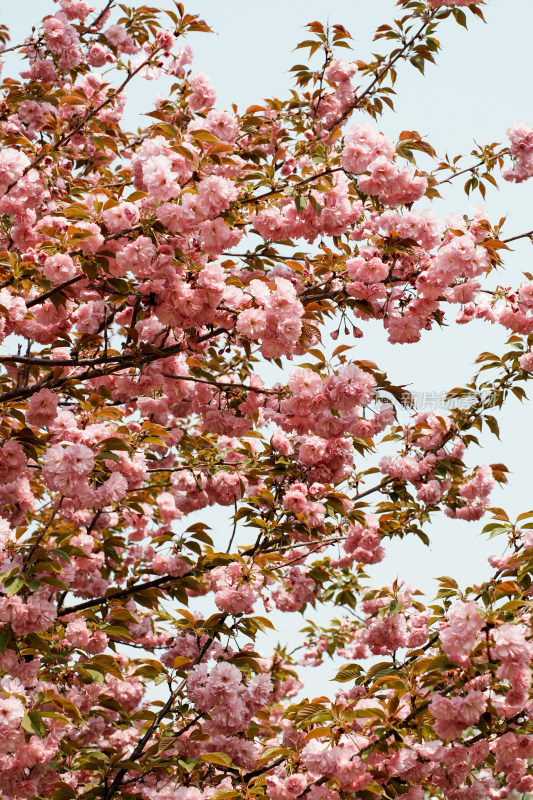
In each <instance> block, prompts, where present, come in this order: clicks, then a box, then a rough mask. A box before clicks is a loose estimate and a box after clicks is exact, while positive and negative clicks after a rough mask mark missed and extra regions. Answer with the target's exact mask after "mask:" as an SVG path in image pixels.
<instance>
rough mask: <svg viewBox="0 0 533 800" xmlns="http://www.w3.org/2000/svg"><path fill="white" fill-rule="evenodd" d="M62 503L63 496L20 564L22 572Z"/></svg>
mask: <svg viewBox="0 0 533 800" xmlns="http://www.w3.org/2000/svg"><path fill="white" fill-rule="evenodd" d="M62 502H63V495H61V497H60V499H59V503H58V504H57V506H56V507H55V508H54V510H53V511H52V515H51V517H50V519H49V520H48V522H47V523H46V525H45V526H44V528H43V529H42V531H41V532H40V534H39V535H38V536H37V539H36V540H35V542H34V543H33V546H32V547H31V549H30V551H29V553H28V554H27V555H26V556H25V557H24V560H23V562H22V571H24V570H25V569H26V567H27V566H28V564H29V563H30V561H31V558H32V556H33V554H34V553H35V551H36V550H37V548H38V547H39V545H40V544H41V542H42V540H43V539H44V537H45V536H46V533H47V531H48V529H49V528H50V525H51V524H52V522H53V521H54V518H55V516H56V514H57V512H58V511H59V509H60V508H61V503H62Z"/></svg>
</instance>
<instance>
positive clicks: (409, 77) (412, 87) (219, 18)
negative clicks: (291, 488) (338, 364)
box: [0, 0, 533, 694]
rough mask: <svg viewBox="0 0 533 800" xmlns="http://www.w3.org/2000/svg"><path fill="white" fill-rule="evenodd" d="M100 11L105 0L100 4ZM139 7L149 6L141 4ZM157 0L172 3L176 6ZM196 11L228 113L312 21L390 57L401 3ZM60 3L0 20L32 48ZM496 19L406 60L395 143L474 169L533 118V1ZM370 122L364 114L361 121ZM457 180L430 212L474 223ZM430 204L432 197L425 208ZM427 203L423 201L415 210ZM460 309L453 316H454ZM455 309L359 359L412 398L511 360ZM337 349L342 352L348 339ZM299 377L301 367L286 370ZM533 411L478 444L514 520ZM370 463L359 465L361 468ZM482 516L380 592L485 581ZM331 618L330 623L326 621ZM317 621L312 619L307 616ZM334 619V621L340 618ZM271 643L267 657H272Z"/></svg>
mask: <svg viewBox="0 0 533 800" xmlns="http://www.w3.org/2000/svg"><path fill="white" fill-rule="evenodd" d="M95 4H96V5H97V7H98V8H100V7H101V6H102V5H103V2H102V0H100V2H98V3H96V2H95ZM135 4H136V5H140V3H135ZM148 4H149V5H160V6H161V7H167V8H172V3H171V2H169V0H161V1H160V3H156V2H152V3H148ZM185 6H186V10H187V11H188V12H189V13H197V14H200V15H201V16H203V17H204V19H205V20H206V21H207V22H208V24H209V25H210V26H211V27H212V28H213V30H214V31H215V33H214V34H212V35H210V34H193V35H192V36H191V37H190V38H189V40H188V41H189V43H190V44H191V46H192V48H193V50H194V53H195V59H194V63H193V69H194V70H202V71H205V72H207V73H208V74H209V75H210V77H211V80H212V83H213V84H214V86H215V87H216V89H217V92H218V100H217V106H218V107H221V108H229V107H230V106H231V103H236V104H237V105H238V108H239V110H243V109H244V108H246V107H247V106H249V105H251V104H254V103H258V102H259V103H260V102H261V100H262V99H263V98H265V97H272V96H278V97H285V96H287V94H288V92H289V90H290V88H291V87H292V77H291V75H290V73H289V72H288V70H289V69H290V67H291V66H292V65H293V64H295V63H301V62H302V60H303V59H304V55H303V54H304V51H297V52H292V51H293V48H294V47H295V46H296V44H297V43H298V42H300V41H302V40H303V39H305V38H306V32H305V31H304V29H303V26H304V25H305V24H306V23H307V22H310V21H312V20H315V19H316V20H320V21H321V22H324V23H325V22H328V21H329V22H330V23H331V24H333V23H341V24H343V25H344V26H345V27H346V28H347V29H348V30H349V31H350V32H351V34H352V35H353V36H354V42H353V43H352V44H353V46H354V51H353V55H351V56H350V54H349V51H347V50H345V51H343V52H344V55H343V57H344V58H347V59H348V60H351V59H366V58H368V57H369V55H370V54H371V53H372V52H385V51H386V42H378V43H375V44H372V37H373V32H374V30H375V28H376V27H377V26H378V25H379V24H382V23H385V22H390V20H391V19H392V18H394V16H398V9H397V8H396V6H395V3H394V2H392V0H373V1H372V2H368V0H364V1H363V0H328V2H327V3H326V2H317V0H292V2H281V0H269V2H268V4H266V3H259V2H251V1H250V0H247V1H246V2H244V1H243V0H239V1H237V0H225V2H217V1H215V0H196V2H188V3H185ZM56 10H57V6H56V5H55V4H54V3H53V2H51V0H20V2H19V3H7V2H5V0H4V2H3V3H2V4H1V7H0V24H6V25H8V26H9V28H10V29H11V31H12V42H13V43H18V42H19V41H22V39H23V38H24V36H25V35H27V33H28V32H29V28H30V27H31V25H32V24H36V23H37V21H38V20H39V19H40V18H41V17H42V16H43V15H45V14H47V13H54V12H55V11H56ZM484 13H485V16H486V20H487V24H486V25H484V24H483V23H481V22H480V21H479V20H477V19H476V18H474V17H473V16H472V15H470V14H468V26H469V30H468V31H465V30H464V29H462V28H460V27H459V26H458V25H457V24H456V23H454V22H453V20H451V19H450V20H447V21H445V22H444V23H443V24H442V25H441V26H440V27H439V30H438V32H437V34H436V36H437V38H438V39H439V40H440V41H441V44H442V48H443V49H442V51H441V53H440V54H438V55H437V66H432V65H428V67H427V70H426V76H425V77H423V76H421V75H420V73H419V72H418V71H417V70H415V69H414V67H412V66H411V65H409V64H403V63H402V64H401V65H400V66H399V69H398V73H399V74H398V81H397V84H396V87H395V88H396V91H397V97H396V99H395V106H396V111H395V113H393V112H390V111H387V112H386V113H385V114H384V115H383V117H382V118H381V120H380V121H379V123H378V124H379V127H380V129H381V130H382V131H383V132H384V133H386V134H387V135H388V136H390V137H392V138H393V139H396V138H397V137H398V135H399V133H400V132H401V131H402V130H405V129H407V130H413V129H414V130H417V131H419V133H420V134H421V135H422V136H423V137H424V138H426V139H427V140H428V141H429V142H430V143H431V144H432V145H433V146H434V148H435V149H436V150H437V152H438V153H439V154H442V155H444V153H448V154H449V155H456V154H459V153H464V154H466V155H467V158H465V160H464V162H463V163H464V166H467V165H469V164H470V163H472V162H473V159H472V157H470V158H468V153H469V152H470V150H471V149H472V147H473V145H474V142H477V143H479V144H484V143H490V142H505V130H506V128H507V126H508V125H509V124H510V123H511V122H513V121H515V120H521V119H522V120H524V121H526V122H528V123H530V124H531V123H533V109H532V108H531V105H532V103H531V101H532V89H531V39H530V36H531V34H530V32H531V29H532V27H533V3H531V2H530V0H506V2H504V1H503V0H490V1H489V3H488V4H487V5H486V6H485V7H484ZM6 61H7V64H6V68H5V70H6V71H5V72H4V74H9V73H12V71H13V70H14V69H15V68H16V57H15V56H10V57H8V58H7V59H6ZM164 91H165V83H164V82H160V81H158V82H147V81H141V82H138V83H137V84H136V85H135V88H134V89H132V90H130V93H129V101H128V104H127V110H126V120H125V122H126V125H127V126H129V127H131V128H136V127H137V126H139V125H144V124H145V122H144V120H146V118H144V119H143V116H142V115H143V113H146V112H147V111H150V110H151V108H152V104H153V98H154V96H155V95H156V94H157V93H158V92H162V93H164ZM362 117H363V115H361V114H359V115H357V116H356V117H353V120H354V121H357V120H360V119H361V118H362ZM462 185H463V182H462V181H461V179H458V180H457V181H455V182H454V183H453V184H450V185H449V186H447V187H442V189H443V191H442V193H443V199H442V200H439V201H434V202H433V204H432V207H433V208H434V209H435V210H437V211H438V213H439V214H441V216H442V217H443V218H445V217H446V215H447V214H448V213H450V212H459V213H460V214H469V215H470V214H471V212H472V210H473V208H474V206H475V205H477V204H478V203H479V202H481V198H480V196H479V195H476V196H475V197H473V198H471V199H469V198H467V197H466V195H465V194H464V192H463V191H462ZM532 187H533V181H529V182H526V183H524V184H522V185H520V186H515V185H512V184H506V183H504V184H503V186H502V188H501V189H500V191H496V190H494V189H492V188H490V187H489V189H488V192H487V197H486V200H485V203H484V205H485V206H486V208H487V209H488V212H489V218H490V219H491V220H492V221H493V222H497V221H498V220H499V219H500V218H501V217H503V216H507V218H508V219H507V222H506V225H505V229H504V236H505V237H509V236H513V235H516V234H519V233H522V232H524V231H527V230H530V229H532V228H533V209H532V194H533V192H532ZM427 205H428V206H429V205H430V203H429V201H428V202H427ZM421 207H423V204H422V203H420V204H417V208H421ZM532 256H533V247H532V245H531V243H530V242H529V241H528V240H522V241H520V242H517V243H516V246H515V248H514V250H513V252H512V253H509V254H506V256H505V262H506V265H505V270H504V271H500V273H499V274H498V275H496V276H495V279H494V282H495V284H498V283H499V284H503V285H505V286H512V285H517V284H518V283H519V282H520V281H521V273H522V272H523V271H533V269H532ZM450 310H452V311H453V309H451V308H450ZM452 317H453V314H452V315H450V318H449V319H448V322H449V323H450V324H449V327H447V328H444V329H438V328H437V329H435V330H433V331H430V332H423V336H422V341H421V342H420V343H418V344H415V345H390V344H388V343H387V340H386V334H385V332H384V331H383V328H382V325H380V324H379V323H367V324H365V326H362V327H363V329H364V333H365V336H364V338H363V339H360V340H358V341H357V342H354V341H353V340H351V341H349V342H348V343H350V344H355V345H356V347H355V348H354V350H352V351H351V352H352V354H353V357H354V358H358V359H370V360H373V361H375V362H376V363H377V364H378V365H379V366H380V367H381V368H383V369H385V370H386V371H387V372H388V374H389V378H390V380H391V381H392V382H393V383H397V384H408V386H409V388H410V389H411V391H412V392H421V393H424V392H430V393H433V392H435V393H437V394H440V393H442V392H446V391H447V390H449V389H450V388H451V387H454V386H459V385H463V384H464V383H465V382H466V381H467V380H468V379H469V378H470V377H471V375H472V374H473V373H474V371H475V368H474V364H473V362H474V360H475V358H476V356H477V355H478V353H479V352H480V351H482V350H492V351H493V352H496V353H503V352H505V350H504V345H505V340H506V331H505V330H504V329H503V328H502V327H501V326H490V325H489V324H487V323H484V322H474V323H471V324H469V325H466V326H458V325H455V324H454V323H453V321H452ZM339 343H340V342H336V343H335V344H339ZM289 368H290V365H289ZM531 419H532V417H531V405H530V403H529V402H527V403H524V404H522V405H521V404H520V403H519V402H518V401H517V400H516V399H515V398H511V399H509V401H508V403H507V404H506V407H505V408H504V410H503V412H502V413H501V414H500V416H499V421H500V430H501V441H498V440H497V439H496V438H495V437H493V436H492V435H483V436H482V437H481V443H482V445H483V447H482V449H481V450H479V449H477V448H472V449H471V450H470V452H469V455H468V463H469V464H471V465H472V466H474V465H475V464H483V463H491V462H492V463H493V462H503V463H505V464H506V465H507V466H508V468H509V469H510V475H509V484H508V486H507V487H505V488H504V489H503V490H500V489H496V490H495V491H494V492H493V495H492V503H493V505H499V506H504V507H505V508H506V509H507V511H508V512H509V514H510V516H512V515H516V514H519V513H520V512H522V511H526V510H529V509H530V508H531V507H533V497H532V491H531V490H532V474H531V452H532V449H533V426H532V424H531ZM358 466H359V465H358ZM199 517H200V518H201V519H203V520H205V521H207V522H208V523H209V524H211V525H212V526H213V527H214V528H215V535H216V538H217V541H218V535H220V537H221V540H222V541H223V542H224V543H225V542H226V540H227V536H226V534H227V528H226V527H222V528H221V527H220V521H219V520H220V514H217V515H215V514H213V513H211V514H209V513H208V514H206V513H205V512H203V513H202V514H201V515H199ZM488 521H489V519H488V517H485V518H484V519H483V520H482V521H480V522H470V523H466V522H460V521H452V520H448V519H447V518H445V517H444V516H442V518H441V519H439V520H438V521H437V522H436V523H435V524H434V525H433V527H432V530H431V532H430V533H431V545H430V547H425V546H424V545H423V544H422V543H421V542H419V541H418V540H414V539H404V540H403V541H395V542H391V543H389V544H387V551H388V556H387V558H386V559H385V561H384V562H383V563H382V564H379V565H377V566H375V567H372V568H369V571H370V575H371V581H370V582H369V583H371V584H372V585H374V586H378V585H383V584H386V583H387V582H389V581H392V580H394V578H396V577H400V578H402V579H404V580H406V581H407V582H408V583H411V584H412V585H414V586H416V587H418V588H420V589H422V590H423V591H424V592H426V593H427V595H428V597H429V598H431V597H433V595H434V591H435V583H434V578H435V577H436V576H439V575H445V574H452V575H453V576H454V577H455V578H456V579H457V580H458V581H459V583H460V585H462V586H463V587H464V586H467V585H472V583H475V582H478V581H480V580H483V579H484V578H485V577H487V576H488V575H489V574H490V572H491V570H490V568H489V566H488V564H487V556H488V555H490V554H492V553H500V552H501V549H502V547H503V546H504V545H503V541H501V540H498V539H496V540H492V542H487V541H486V540H485V539H484V538H483V537H481V536H480V531H481V529H482V527H483V525H484V524H485V523H486V522H488ZM324 613H326V614H327V613H328V612H321V615H320V618H321V619H326V617H325V616H324ZM308 616H311V614H308ZM332 616H334V613H333V614H332ZM272 619H273V620H274V621H275V623H276V625H277V627H278V630H279V633H280V638H282V639H284V640H286V641H290V640H291V639H292V638H294V634H295V632H296V631H297V630H298V629H299V628H300V627H301V623H303V620H301V618H299V617H298V615H288V614H284V615H280V614H275V615H273V616H272ZM267 649H268V648H265V650H267ZM305 672H306V673H308V675H307V677H308V687H307V688H308V691H309V693H310V694H313V692H317V693H323V692H324V691H325V685H326V684H325V683H324V681H325V680H326V681H327V680H328V679H329V678H330V677H331V674H332V673H333V672H334V669H333V666H331V665H328V666H327V667H326V668H324V669H321V670H319V673H320V675H319V673H318V672H316V671H314V672H313V673H311V672H310V671H309V670H306V671H305Z"/></svg>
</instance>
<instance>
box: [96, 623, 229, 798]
mask: <svg viewBox="0 0 533 800" xmlns="http://www.w3.org/2000/svg"><path fill="white" fill-rule="evenodd" d="M224 619H225V616H224V618H223V620H222V621H224ZM214 638H215V637H214V636H210V637H209V639H208V640H207V642H206V643H205V644H204V646H203V647H202V649H201V650H200V652H199V653H198V655H197V656H196V658H195V659H194V661H193V662H192V666H193V667H194V666H196V664H199V663H200V661H201V660H202V658H203V657H204V656H205V654H206V653H207V651H208V650H209V648H210V647H211V645H212V644H213V642H214ZM186 683H187V678H183V680H182V681H181V682H180V684H179V686H177V687H176V689H174V691H173V692H172V694H171V695H170V697H169V698H168V700H167V702H166V703H165V705H164V706H163V708H162V709H161V711H160V712H159V714H158V715H157V716H156V717H155V719H154V720H153V721H152V723H151V724H150V726H149V727H148V730H147V731H146V733H145V734H144V736H143V737H142V738H141V739H140V740H139V742H138V743H137V745H136V747H135V748H134V749H133V752H132V753H131V754H130V755H129V756H128V761H137V760H138V759H139V758H140V757H141V756H142V754H143V752H144V748H145V747H146V745H147V744H148V742H149V741H150V739H151V737H152V734H153V733H154V731H155V730H156V728H157V727H158V726H159V724H160V722H161V721H162V720H163V718H164V717H165V716H166V715H167V714H168V712H169V711H170V710H171V708H172V706H173V704H174V701H175V700H176V699H177V698H178V696H179V694H180V692H181V691H182V689H183V688H184V686H185V684H186ZM195 721H196V720H194V721H192V722H190V723H187V725H185V726H184V727H183V728H182V729H181V730H180V731H178V733H176V734H174V737H173V738H177V737H178V736H182V735H183V734H184V733H185V731H187V730H188V729H189V728H190V727H191V725H192V724H194V722H195ZM127 772H128V769H127V768H121V769H119V771H118V772H117V774H116V775H115V777H114V778H113V781H112V783H111V784H110V785H109V786H108V787H106V789H105V791H104V794H103V798H102V800H111V798H112V797H113V795H114V794H115V792H116V791H117V790H118V789H119V788H120V784H121V783H122V779H123V778H124V776H125V774H126V773H127Z"/></svg>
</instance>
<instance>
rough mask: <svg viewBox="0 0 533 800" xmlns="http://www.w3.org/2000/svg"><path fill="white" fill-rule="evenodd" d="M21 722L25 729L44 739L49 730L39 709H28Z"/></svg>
mask: <svg viewBox="0 0 533 800" xmlns="http://www.w3.org/2000/svg"><path fill="white" fill-rule="evenodd" d="M20 722H21V725H22V727H23V728H24V730H25V731H27V732H28V733H33V734H35V736H38V737H39V739H44V737H45V736H46V734H47V732H48V731H47V729H46V726H45V724H44V723H43V721H42V719H41V715H40V714H39V712H38V711H28V713H27V714H25V715H24V716H23V717H22V719H21V721H20Z"/></svg>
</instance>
